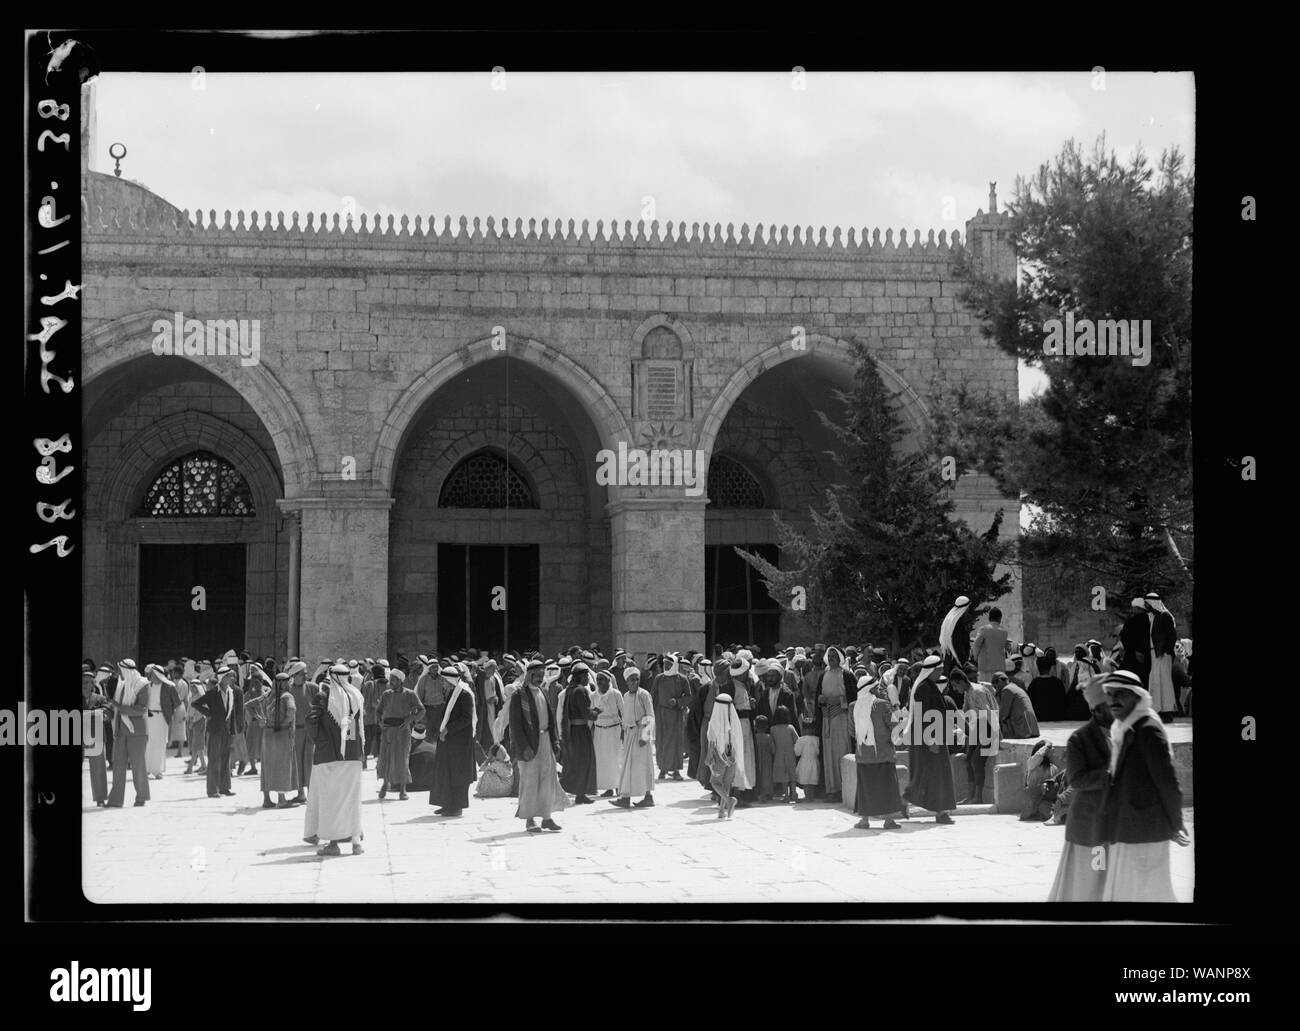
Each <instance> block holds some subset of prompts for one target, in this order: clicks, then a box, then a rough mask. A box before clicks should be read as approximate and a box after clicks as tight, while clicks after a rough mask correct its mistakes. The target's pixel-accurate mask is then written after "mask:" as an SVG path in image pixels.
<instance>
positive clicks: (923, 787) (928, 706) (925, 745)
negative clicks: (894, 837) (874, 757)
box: [903, 655, 957, 823]
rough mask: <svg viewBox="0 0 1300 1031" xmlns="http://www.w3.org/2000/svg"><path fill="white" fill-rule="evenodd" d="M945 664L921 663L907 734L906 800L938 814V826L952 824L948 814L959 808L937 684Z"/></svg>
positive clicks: (932, 660)
mask: <svg viewBox="0 0 1300 1031" xmlns="http://www.w3.org/2000/svg"><path fill="white" fill-rule="evenodd" d="M942 666H943V660H942V659H940V658H939V656H937V655H931V656H929V657H927V658H926V659H925V661H924V662H923V663H922V668H921V675H920V676H919V677H918V678H917V681H916V683H915V684H913V685H912V699H911V705H910V707H909V710H908V712H909V724H908V729H907V734H906V738H905V740H906V742H907V744H908V745H909V751H908V761H907V769H908V783H907V790H906V791H905V792H903V797H904V798H905V799H907V801H909V802H911V803H912V804H913V805H918V806H920V807H921V808H922V809H928V810H929V811H930V812H932V813H934V814H935V818H934V822H935V823H952V817H951V816H949V815H948V813H949V812H950V811H951V810H953V809H956V808H957V794H956V789H955V788H954V785H953V779H952V762H951V760H950V759H949V757H948V746H949V745H950V744H951V743H952V741H951V735H950V733H949V729H948V719H947V717H946V715H945V711H946V708H947V707H946V706H945V705H944V700H943V693H942V692H941V691H940V690H939V687H938V685H937V684H935V682H934V678H935V677H937V676H938V674H939V670H940V669H941V668H942Z"/></svg>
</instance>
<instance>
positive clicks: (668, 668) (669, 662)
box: [663, 655, 677, 676]
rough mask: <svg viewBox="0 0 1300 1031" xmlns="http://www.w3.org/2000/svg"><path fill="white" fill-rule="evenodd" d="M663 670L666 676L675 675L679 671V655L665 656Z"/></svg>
mask: <svg viewBox="0 0 1300 1031" xmlns="http://www.w3.org/2000/svg"><path fill="white" fill-rule="evenodd" d="M663 672H664V675H665V676H673V675H674V674H675V673H676V672H677V656H676V655H665V656H664V668H663Z"/></svg>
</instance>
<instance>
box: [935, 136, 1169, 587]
mask: <svg viewBox="0 0 1300 1031" xmlns="http://www.w3.org/2000/svg"><path fill="white" fill-rule="evenodd" d="M1192 198H1193V180H1192V177H1191V175H1190V173H1189V172H1188V171H1187V169H1186V167H1185V161H1184V158H1183V156H1182V155H1181V154H1180V153H1179V152H1178V151H1177V150H1176V149H1175V150H1172V151H1169V152H1166V153H1164V154H1162V155H1161V158H1160V160H1159V162H1158V163H1157V164H1156V165H1155V166H1154V167H1153V166H1152V165H1151V163H1150V162H1149V161H1148V159H1147V158H1146V156H1145V155H1144V154H1142V153H1141V152H1140V151H1139V152H1137V153H1136V154H1134V156H1133V157H1132V158H1131V159H1130V160H1128V161H1127V162H1122V161H1120V160H1119V159H1118V158H1117V157H1116V155H1115V153H1114V152H1113V151H1107V149H1106V144H1105V138H1104V137H1102V138H1101V139H1099V140H1098V141H1097V143H1096V145H1095V147H1094V148H1093V151H1092V153H1091V155H1090V156H1088V157H1085V155H1084V152H1083V150H1082V148H1081V147H1080V146H1079V145H1078V144H1077V143H1075V142H1074V141H1073V140H1071V141H1069V142H1068V143H1067V144H1066V145H1065V147H1064V148H1063V150H1062V151H1061V153H1060V154H1059V155H1058V156H1057V157H1056V158H1055V159H1054V161H1052V162H1051V163H1049V164H1044V165H1043V166H1042V167H1040V168H1039V170H1038V173H1037V175H1035V176H1033V177H1032V178H1030V179H1028V180H1026V179H1019V180H1017V182H1016V189H1015V199H1014V201H1013V202H1011V203H1010V204H1008V208H1009V210H1010V213H1011V216H1012V231H1011V237H1012V242H1013V243H1014V245H1015V247H1016V250H1017V253H1018V256H1019V259H1020V264H1021V268H1020V282H1019V288H1018V289H1016V285H1015V284H1008V283H1006V282H1000V281H995V280H993V279H991V278H985V277H983V276H982V275H981V273H980V271H979V269H978V268H973V267H969V266H968V267H965V268H963V269H962V270H961V273H962V274H963V275H965V276H966V277H967V279H968V284H969V285H968V287H967V289H966V290H965V291H964V293H963V296H962V298H961V299H962V300H963V301H964V302H965V303H966V304H968V305H969V306H970V307H972V308H973V310H974V311H975V312H976V313H977V315H978V316H979V317H980V318H981V320H982V323H983V328H984V331H985V333H986V335H988V336H990V337H991V338H992V339H993V340H994V341H995V342H996V344H997V345H998V346H999V347H1001V348H1002V349H1003V350H1005V351H1007V352H1009V353H1011V354H1014V355H1016V356H1017V358H1019V359H1021V360H1023V361H1025V362H1027V363H1028V364H1030V365H1031V366H1035V367H1037V368H1040V369H1042V370H1043V372H1044V373H1045V374H1046V376H1047V386H1046V389H1045V390H1044V391H1043V392H1042V393H1041V394H1039V395H1038V396H1036V397H1035V398H1033V399H1031V400H1030V401H1028V402H1026V403H1024V404H1022V405H1021V406H1020V410H1019V412H1018V413H1012V412H1008V411H1005V410H999V409H998V408H997V406H996V405H993V404H990V403H989V402H987V401H984V400H982V399H979V398H968V397H957V398H955V399H954V400H953V403H952V404H949V405H947V406H940V407H939V409H938V410H937V411H936V427H937V428H936V433H937V435H938V436H939V437H941V438H943V439H944V440H945V446H947V447H950V448H953V449H954V450H956V451H957V452H958V453H960V454H961V455H963V457H964V458H965V459H966V460H968V461H971V462H973V463H977V467H978V468H980V469H982V470H984V471H987V472H989V473H991V474H992V475H993V476H995V477H996V478H997V480H998V483H999V485H1000V487H1001V488H1002V489H1003V490H1004V491H1007V492H1009V493H1014V492H1017V491H1018V492H1019V493H1020V494H1021V496H1022V498H1023V500H1024V501H1025V502H1026V503H1027V504H1029V505H1030V506H1031V511H1033V512H1034V513H1035V514H1034V517H1033V521H1032V524H1031V526H1030V528H1029V530H1028V532H1027V533H1026V534H1025V535H1024V537H1023V539H1022V542H1021V555H1020V557H1021V561H1022V563H1023V564H1025V565H1026V566H1032V565H1034V564H1042V565H1049V566H1052V567H1054V568H1057V569H1065V570H1067V571H1069V572H1071V573H1073V574H1076V575H1077V576H1079V577H1081V578H1082V580H1083V581H1085V582H1091V583H1095V584H1100V585H1103V586H1107V587H1108V589H1109V590H1110V591H1112V592H1116V593H1119V594H1120V595H1122V596H1124V597H1128V596H1131V595H1132V594H1135V593H1141V592H1145V591H1148V590H1152V589H1155V590H1159V591H1161V592H1162V593H1165V594H1167V595H1177V594H1179V593H1181V592H1186V593H1187V594H1190V587H1191V583H1192V575H1193V562H1192V559H1193V555H1192V531H1193V520H1192V436H1191V403H1192V390H1191V366H1192V362H1191V339H1192V304H1191V287H1192ZM1067 313H1070V314H1072V317H1073V319H1074V320H1075V322H1076V323H1077V322H1079V321H1080V320H1084V319H1090V320H1103V319H1123V320H1150V323H1151V340H1152V355H1151V361H1150V364H1149V365H1146V366H1139V365H1134V364H1133V363H1132V361H1131V360H1130V358H1128V357H1124V356H1114V357H1102V356H1087V355H1078V356H1068V355H1062V356H1049V355H1046V354H1044V340H1045V337H1046V329H1045V324H1046V323H1047V321H1048V320H1050V319H1061V320H1064V319H1065V317H1066V315H1067Z"/></svg>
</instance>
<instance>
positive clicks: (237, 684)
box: [82, 595, 1191, 901]
mask: <svg viewBox="0 0 1300 1031" xmlns="http://www.w3.org/2000/svg"><path fill="white" fill-rule="evenodd" d="M1142 603H1143V609H1142V612H1141V613H1140V614H1141V616H1142V618H1143V619H1146V620H1148V623H1147V627H1148V629H1147V633H1146V635H1145V636H1144V637H1139V635H1138V634H1137V632H1136V626H1137V625H1136V623H1135V617H1136V616H1137V615H1139V613H1138V612H1137V610H1136V608H1135V611H1134V614H1133V617H1130V619H1129V620H1128V621H1127V622H1126V623H1125V626H1124V629H1123V631H1121V634H1120V640H1119V642H1118V643H1117V644H1116V646H1115V647H1114V648H1113V649H1112V650H1111V651H1110V652H1109V653H1106V652H1105V651H1104V649H1103V648H1102V646H1101V644H1100V643H1099V642H1098V641H1095V640H1092V641H1088V642H1087V643H1086V644H1081V645H1078V646H1077V647H1076V648H1075V649H1074V656H1073V657H1072V658H1071V659H1069V660H1062V659H1060V658H1059V657H1058V656H1057V655H1056V653H1055V651H1054V649H1052V648H1045V649H1039V648H1038V647H1037V646H1036V645H1034V644H1033V643H1026V644H1023V645H1021V646H1019V647H1012V646H1011V645H1010V643H1009V642H1008V640H1007V635H1006V632H1005V631H1004V630H1003V629H1002V628H1001V618H1002V617H1001V613H1000V612H999V610H998V609H996V608H994V609H991V610H990V612H989V618H988V622H987V624H986V625H984V626H981V627H980V628H979V630H978V632H977V633H975V635H974V638H973V640H972V637H971V634H970V629H969V624H970V622H971V620H970V618H969V613H970V601H969V599H967V598H965V597H961V598H958V599H957V600H956V603H955V604H954V605H953V608H952V610H951V611H950V612H949V613H948V614H947V616H945V617H944V620H943V622H942V624H941V626H940V630H939V646H938V647H937V648H932V649H917V650H915V651H912V652H910V653H909V654H906V655H902V656H897V657H892V658H891V657H890V656H889V655H888V654H887V652H886V650H885V649H884V648H881V647H878V646H873V645H871V644H863V645H860V646H858V645H848V646H845V647H842V648H841V647H838V646H826V645H823V644H813V645H812V646H811V647H808V646H790V647H785V648H782V647H779V646H778V647H777V648H775V649H772V654H771V655H767V656H764V655H762V654H761V651H760V649H758V648H756V647H754V646H748V647H747V646H744V645H741V644H736V645H733V646H732V647H730V648H725V649H724V648H723V647H721V646H718V647H716V648H715V649H714V654H713V656H712V657H710V656H707V655H704V654H702V653H698V652H695V651H692V650H688V651H685V652H683V653H664V654H648V655H645V656H644V657H643V659H642V661H641V663H640V665H637V664H636V663H635V662H634V656H632V655H629V654H628V653H626V652H625V651H623V650H622V649H618V650H616V651H615V652H614V654H613V656H612V657H609V658H606V657H605V656H604V655H603V654H602V653H601V650H600V649H599V648H598V647H597V646H596V645H595V644H591V645H589V646H588V647H586V648H583V647H581V646H574V647H572V648H569V649H567V650H566V651H563V652H561V653H558V654H556V655H553V656H544V655H542V654H541V653H539V652H529V653H523V654H518V653H514V652H505V653H502V654H494V655H492V654H482V653H480V652H479V651H477V650H475V649H472V648H467V649H464V650H462V651H459V652H455V653H452V654H448V655H445V656H438V655H424V654H421V655H418V656H416V657H415V658H414V659H408V658H407V657H406V656H405V655H401V654H398V655H397V656H396V657H395V658H394V660H393V661H392V662H391V663H390V662H389V661H388V660H387V659H385V658H378V659H375V658H371V657H364V658H354V659H344V658H338V659H334V660H330V659H320V660H319V661H318V662H317V664H316V666H315V668H314V669H309V667H308V664H307V663H306V662H305V661H304V660H302V659H300V658H298V657H290V658H288V659H287V660H285V661H284V662H283V663H277V662H276V661H275V660H274V659H272V658H269V657H268V658H263V659H261V660H260V661H259V660H255V659H253V658H252V657H251V656H250V655H249V654H248V653H247V652H238V653H236V652H234V651H230V652H228V653H226V654H225V655H224V656H222V657H221V658H220V659H216V660H212V661H210V662H209V661H202V660H197V661H196V660H192V659H188V658H179V659H172V660H169V661H168V662H167V663H166V664H164V665H159V664H150V665H147V666H145V668H144V670H143V671H140V670H139V669H137V666H136V663H135V662H134V661H133V660H132V659H123V660H121V661H120V662H118V663H117V664H116V665H115V666H96V665H95V663H94V662H93V661H92V660H87V661H86V662H85V663H83V668H82V698H83V706H84V707H85V708H88V709H95V708H103V709H105V710H106V711H107V712H108V714H109V715H110V716H111V718H110V719H108V720H107V721H105V725H104V733H105V735H106V740H105V742H103V744H104V748H103V749H102V751H101V750H99V749H96V748H94V747H93V745H94V743H93V742H92V743H88V748H87V756H88V760H89V762H90V780H91V791H92V796H93V799H94V801H95V803H96V805H99V806H105V807H109V808H112V807H119V806H122V805H123V804H124V800H125V789H126V780H127V778H128V776H129V777H130V778H131V779H132V780H133V782H134V787H135V805H137V806H143V805H145V804H146V803H147V802H148V800H149V780H150V779H151V778H158V777H161V776H163V774H164V772H165V769H166V764H167V759H168V754H169V751H170V749H171V748H175V749H176V758H177V759H178V760H179V759H180V758H181V757H182V755H183V752H184V751H185V750H186V749H188V759H187V762H186V765H185V772H186V773H196V774H202V775H204V776H205V779H206V786H207V795H208V797H209V798H220V797H222V796H229V795H233V794H234V791H233V789H232V787H231V785H232V778H237V777H244V776H249V777H253V776H256V777H257V778H258V780H259V784H260V787H261V791H262V795H263V802H262V805H263V807H264V808H290V807H293V806H297V805H301V806H303V807H304V809H305V813H304V833H303V837H304V840H305V841H308V842H310V843H311V844H313V845H318V846H319V849H318V851H319V853H320V854H321V855H327V856H328V855H339V854H341V846H342V845H345V844H346V845H350V847H351V850H352V852H353V853H354V854H357V853H360V852H362V851H363V850H364V846H363V843H362V842H363V830H362V826H361V793H362V771H363V770H366V769H368V768H369V766H370V764H371V763H372V762H373V763H374V767H375V778H376V781H377V782H378V785H379V786H378V794H379V797H380V798H381V799H383V798H387V797H388V796H389V794H390V793H395V794H396V798H397V800H398V801H405V800H407V799H409V797H410V793H411V792H421V793H423V792H428V800H429V804H430V805H432V806H434V807H435V813H436V815H438V816H440V817H444V818H449V819H450V818H455V817H458V816H460V815H461V814H462V813H463V812H464V810H465V809H466V808H467V807H468V806H469V804H470V789H471V788H472V787H475V785H477V793H478V794H479V795H480V796H483V797H492V796H505V795H509V796H511V797H516V798H517V799H518V806H517V809H516V812H515V815H516V817H517V818H518V819H521V820H523V821H524V825H525V828H526V829H527V830H528V831H529V832H531V833H542V832H545V831H551V832H554V831H559V830H560V829H561V828H560V825H559V824H558V823H557V822H556V819H555V817H556V815H557V814H559V813H560V812H562V811H563V810H564V809H565V808H567V807H568V806H569V805H575V806H577V805H588V804H593V803H594V802H596V801H597V800H604V801H606V802H607V803H608V804H610V805H614V806H618V807H622V808H627V809H647V808H650V807H653V806H654V805H655V799H654V789H655V785H656V783H657V782H660V781H668V780H675V781H681V780H683V779H691V780H695V781H698V782H699V784H700V786H701V790H702V791H707V792H708V793H709V797H710V800H711V802H712V804H714V805H715V806H716V810H717V818H718V819H719V820H728V819H731V818H732V816H733V814H734V812H735V810H736V809H737V808H742V809H743V808H748V807H751V806H756V805H787V804H801V803H807V802H809V801H813V800H823V801H828V802H840V801H841V800H842V798H843V790H844V785H843V783H842V781H841V769H842V767H841V760H842V759H843V757H845V756H847V755H854V756H855V757H856V760H857V761H856V783H855V785H854V786H855V787H856V792H855V793H854V794H855V797H854V808H855V810H856V812H857V814H858V816H859V817H860V819H859V821H858V823H857V825H856V826H857V827H858V828H861V829H864V830H865V829H868V828H870V827H871V820H872V819H875V818H879V819H881V820H882V821H883V823H882V826H883V827H884V828H885V829H895V828H897V827H898V826H899V824H898V822H897V820H898V819H909V818H910V816H911V807H912V806H916V807H917V808H918V809H922V810H925V811H926V812H928V813H932V814H934V818H935V821H936V822H937V823H951V822H952V817H951V814H952V813H953V812H954V811H956V810H957V807H958V806H959V805H961V804H963V803H964V802H968V801H969V802H976V803H979V802H983V801H984V800H985V794H986V781H987V777H986V772H987V760H988V758H989V757H990V756H996V754H997V747H996V742H997V741H998V740H999V739H1007V738H1016V739H1032V738H1035V737H1037V736H1038V734H1039V721H1040V720H1041V721H1043V722H1057V721H1074V722H1081V723H1082V724H1083V725H1082V726H1081V727H1079V729H1078V730H1076V731H1075V732H1074V734H1073V735H1072V737H1071V738H1070V742H1069V745H1068V747H1067V749H1066V753H1067V755H1066V767H1065V769H1064V770H1063V771H1062V770H1058V769H1057V768H1056V767H1055V766H1054V765H1053V764H1052V763H1051V761H1050V755H1051V748H1050V746H1048V745H1047V742H1046V741H1040V742H1038V744H1037V745H1035V747H1034V748H1033V751H1032V754H1031V756H1030V759H1029V761H1028V763H1027V764H1026V767H1027V768H1026V772H1025V786H1026V796H1027V797H1028V798H1029V799H1030V800H1031V801H1030V802H1029V803H1027V810H1028V811H1027V813H1026V814H1025V815H1026V818H1033V816H1034V815H1035V813H1037V811H1038V810H1039V808H1040V806H1041V807H1043V811H1042V812H1041V814H1039V818H1053V819H1057V820H1059V822H1064V823H1065V824H1066V846H1065V850H1064V852H1063V855H1062V860H1061V869H1060V872H1059V873H1058V876H1057V879H1056V884H1055V885H1054V887H1053V889H1052V898H1053V899H1055V900H1060V901H1068V900H1091V899H1102V898H1113V899H1128V898H1140V899H1142V900H1149V899H1151V898H1153V897H1155V898H1163V897H1164V885H1165V884H1166V883H1167V882H1169V864H1168V848H1167V845H1168V842H1169V841H1171V840H1180V839H1185V837H1186V835H1185V831H1184V830H1183V827H1182V817H1181V796H1180V795H1179V793H1178V786H1177V781H1176V778H1174V777H1173V767H1172V759H1171V756H1170V753H1169V746H1168V739H1167V736H1166V735H1165V732H1164V730H1163V728H1162V722H1165V721H1168V720H1171V719H1173V718H1174V717H1175V716H1176V715H1177V714H1178V713H1180V712H1189V711H1190V698H1191V689H1190V677H1191V669H1190V659H1191V641H1190V640H1182V641H1178V640H1176V639H1175V638H1174V637H1172V636H1171V634H1170V630H1169V628H1170V627H1173V626H1174V622H1173V617H1172V616H1170V615H1169V614H1168V613H1167V611H1165V610H1164V608H1163V606H1162V605H1160V604H1159V598H1158V597H1156V596H1154V595H1148V596H1147V597H1146V598H1145V599H1142ZM1135 606H1136V602H1135ZM1166 617H1167V624H1166ZM1130 624H1133V627H1134V628H1135V629H1133V630H1131V629H1130ZM1126 635H1127V636H1126ZM935 728H938V734H939V736H938V737H935V736H934V735H933V734H932V733H931V731H933V730H934V729H935ZM923 729H924V730H925V733H922V730H923ZM991 743H992V747H990V744H991ZM900 750H906V753H907V769H908V785H907V788H906V790H903V791H900V789H899V782H898V777H897V773H896V765H895V763H896V759H897V752H898V751H900ZM954 755H956V756H958V758H959V761H961V762H964V763H965V767H966V771H967V774H968V777H967V780H968V783H969V785H970V787H969V792H968V793H967V795H966V798H964V799H962V800H961V801H958V800H957V798H956V792H955V790H954V777H953V767H952V759H953V757H954ZM105 756H111V768H112V775H113V776H112V786H111V789H110V788H109V786H108V776H107V775H108V763H107V762H106V759H105ZM1162 756H1163V759H1162ZM1153 785H1154V786H1153ZM272 796H274V798H273V797H272ZM1152 798H1155V799H1156V802H1155V803H1154V804H1155V806H1156V808H1154V809H1153V808H1152V803H1151V799H1152ZM1099 847H1100V848H1101V849H1102V851H1103V854H1104V857H1107V858H1103V861H1101V862H1100V863H1099V862H1098V859H1097V852H1096V849H1097V848H1099ZM1162 847H1163V848H1164V860H1163V868H1161V866H1160V862H1159V856H1158V853H1159V850H1160V848H1162ZM1099 873H1100V877H1098V874H1099ZM1162 877H1163V880H1162V879H1161V878H1162ZM1168 897H1169V898H1170V899H1172V888H1171V887H1170V888H1169V890H1168Z"/></svg>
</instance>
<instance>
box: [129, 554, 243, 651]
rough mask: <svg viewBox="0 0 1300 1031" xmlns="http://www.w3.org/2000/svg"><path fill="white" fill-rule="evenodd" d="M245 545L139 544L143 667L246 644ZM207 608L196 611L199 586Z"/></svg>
mask: <svg viewBox="0 0 1300 1031" xmlns="http://www.w3.org/2000/svg"><path fill="white" fill-rule="evenodd" d="M245 548H246V545H243V544H141V545H140V654H139V655H138V656H136V659H137V661H138V662H139V663H140V668H141V669H143V668H144V664H145V663H147V662H159V663H161V662H166V661H167V660H168V659H179V658H181V657H182V656H184V657H187V658H191V659H215V658H217V657H218V656H220V655H223V654H225V653H226V652H227V651H229V650H230V649H231V648H234V649H235V650H236V651H239V650H240V649H242V648H243V647H244V591H245V581H244V558H245ZM196 587H202V588H203V590H204V593H205V595H206V597H205V599H204V600H205V604H206V608H204V609H202V610H200V611H195V609H194V607H193V605H194V597H195V595H194V588H196Z"/></svg>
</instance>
